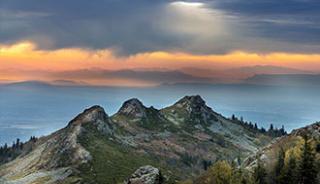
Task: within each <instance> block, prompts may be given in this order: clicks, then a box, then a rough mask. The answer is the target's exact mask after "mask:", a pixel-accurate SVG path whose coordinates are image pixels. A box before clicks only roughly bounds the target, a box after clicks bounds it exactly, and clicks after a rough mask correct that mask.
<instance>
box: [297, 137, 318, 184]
mask: <svg viewBox="0 0 320 184" xmlns="http://www.w3.org/2000/svg"><path fill="white" fill-rule="evenodd" d="M299 174H300V176H299V183H300V184H316V183H317V169H316V165H315V154H314V152H313V149H312V146H311V144H310V142H309V141H308V137H307V136H305V137H304V145H303V148H302V155H301V163H300V166H299Z"/></svg>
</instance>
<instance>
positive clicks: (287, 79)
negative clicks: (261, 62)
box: [244, 74, 320, 87]
mask: <svg viewBox="0 0 320 184" xmlns="http://www.w3.org/2000/svg"><path fill="white" fill-rule="evenodd" d="M244 83H248V84H257V85H281V86H301V87H303V86H320V74H277V75H269V74H261V75H255V76H253V77H250V78H248V79H246V80H244Z"/></svg>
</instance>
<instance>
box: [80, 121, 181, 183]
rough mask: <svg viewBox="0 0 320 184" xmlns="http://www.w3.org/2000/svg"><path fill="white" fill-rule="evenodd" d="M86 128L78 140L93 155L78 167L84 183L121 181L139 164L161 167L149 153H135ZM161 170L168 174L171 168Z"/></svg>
mask: <svg viewBox="0 0 320 184" xmlns="http://www.w3.org/2000/svg"><path fill="white" fill-rule="evenodd" d="M86 130H87V131H86V132H85V133H84V134H83V135H82V136H81V137H80V140H79V141H80V143H81V144H82V145H83V146H84V147H85V149H87V150H88V151H89V152H90V153H91V155H92V157H93V159H92V160H91V161H90V163H89V164H83V165H82V166H81V167H80V171H81V174H80V175H81V177H82V178H83V179H84V181H85V182H86V183H99V184H100V183H103V184H108V183H110V184H116V183H122V182H123V181H124V180H125V179H126V178H127V177H129V176H130V175H131V174H132V173H133V172H134V171H135V170H136V169H137V168H139V167H140V166H143V165H153V166H155V167H158V168H163V167H162V166H161V165H160V162H158V161H157V159H156V158H154V157H152V156H150V155H147V154H142V153H136V152H134V151H133V150H132V149H130V148H128V147H124V146H121V145H119V144H116V143H115V142H113V141H111V140H109V138H108V137H106V136H103V135H101V134H100V133H98V131H95V129H94V128H93V127H86ZM162 170H163V171H165V173H164V174H165V175H169V174H168V173H169V172H170V170H171V169H169V168H163V169H162ZM172 173H175V172H172ZM172 180H173V178H172ZM169 183H172V182H171V181H170V182H169Z"/></svg>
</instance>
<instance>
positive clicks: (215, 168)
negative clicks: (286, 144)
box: [181, 137, 320, 184]
mask: <svg viewBox="0 0 320 184" xmlns="http://www.w3.org/2000/svg"><path fill="white" fill-rule="evenodd" d="M319 147H320V142H319V141H318V143H317V144H316V145H314V142H312V141H310V139H308V138H307V137H304V139H303V145H302V146H301V147H300V148H299V154H293V153H290V152H288V151H287V152H286V151H285V150H284V149H283V148H280V150H279V153H278V156H277V160H276V164H275V165H273V166H271V168H270V165H268V163H265V162H263V161H261V159H260V158H257V160H256V164H255V166H254V167H253V168H251V169H248V168H243V167H239V166H237V164H236V163H235V162H231V163H230V162H227V161H218V162H216V163H215V164H213V165H212V166H210V167H209V168H208V170H207V172H206V173H205V174H203V175H202V176H200V177H199V178H197V179H195V180H187V181H184V182H182V183H181V184H320V160H319V159H317V157H316V153H319V154H320V148H319ZM268 166H269V167H268Z"/></svg>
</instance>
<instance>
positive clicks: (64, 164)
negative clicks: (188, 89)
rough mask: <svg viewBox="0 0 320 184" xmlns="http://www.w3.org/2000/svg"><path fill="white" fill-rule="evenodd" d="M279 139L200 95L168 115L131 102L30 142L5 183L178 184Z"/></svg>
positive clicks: (4, 175)
mask: <svg viewBox="0 0 320 184" xmlns="http://www.w3.org/2000/svg"><path fill="white" fill-rule="evenodd" d="M271 140H272V138H271V137H269V136H268V135H267V134H263V133H261V132H259V131H255V130H253V129H250V128H248V127H247V126H244V125H243V124H241V123H239V122H237V121H234V120H231V119H228V118H226V117H224V116H222V115H220V114H218V113H216V112H215V111H213V109H211V108H210V107H208V106H207V105H206V103H205V101H204V100H203V99H202V98H201V97H200V96H198V95H196V96H186V97H183V98H182V99H180V100H179V101H178V102H176V103H174V104H173V105H171V106H169V107H165V108H163V109H155V108H153V107H146V106H144V105H143V103H142V102H141V101H139V100H138V99H131V100H128V101H126V102H125V103H124V104H123V106H122V107H121V108H120V110H119V111H118V112H117V113H116V114H114V115H112V116H108V115H107V114H106V113H105V111H104V109H103V108H102V107H100V106H93V107H91V108H88V109H86V110H85V111H84V112H82V113H80V114H79V115H78V116H77V117H75V118H74V119H73V120H71V121H70V122H69V124H68V125H67V126H66V127H65V128H63V129H61V130H58V131H56V132H54V133H52V134H51V135H48V136H44V137H40V138H38V139H33V140H30V141H29V142H27V143H25V145H27V146H25V147H24V148H23V150H22V151H21V154H20V155H18V156H17V157H16V158H15V159H13V160H12V159H6V163H4V164H2V165H1V166H0V178H1V179H0V183H4V184H12V183H23V184H33V183H48V184H49V183H50V184H51V183H53V184H56V183H66V184H71V183H97V184H109V183H110V184H115V183H123V181H129V182H131V183H134V182H138V183H139V182H140V181H141V182H142V181H143V182H147V183H148V182H149V181H152V182H155V183H157V182H158V180H159V179H158V178H159V173H160V171H159V170H161V174H162V176H163V177H161V178H163V181H161V182H163V183H176V182H177V181H180V180H184V179H185V178H189V177H193V176H197V175H199V174H201V173H202V172H204V171H205V169H206V168H207V166H208V165H210V164H211V163H214V162H216V161H217V160H221V159H223V160H229V161H236V163H238V164H241V163H242V160H244V159H245V158H247V157H248V156H249V155H252V154H255V153H256V152H257V151H258V150H259V149H260V148H262V147H263V146H265V145H267V144H268V143H269V142H270V141H271ZM146 165H152V166H153V167H151V166H146ZM142 166H145V167H142ZM139 168H140V169H139ZM156 168H159V170H158V169H156ZM137 169H138V170H137ZM136 170H137V171H136ZM135 171H136V172H135ZM132 173H134V174H133V175H132ZM130 176H131V177H130ZM128 179H129V180H128ZM143 182H142V183H143ZM152 182H151V183H152ZM149 183H150V182H149ZM158 183H159V182H158Z"/></svg>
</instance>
